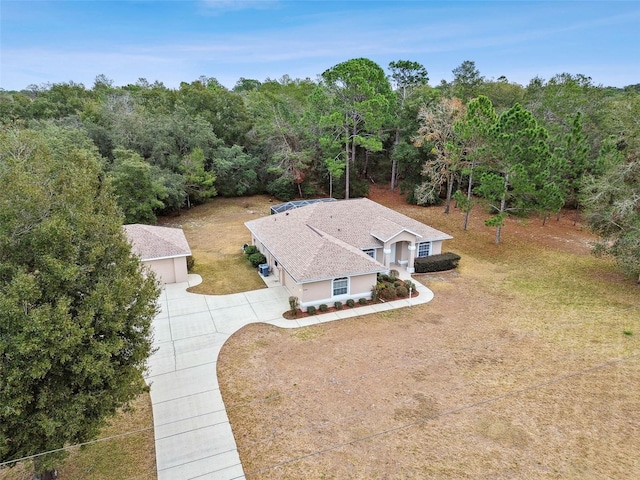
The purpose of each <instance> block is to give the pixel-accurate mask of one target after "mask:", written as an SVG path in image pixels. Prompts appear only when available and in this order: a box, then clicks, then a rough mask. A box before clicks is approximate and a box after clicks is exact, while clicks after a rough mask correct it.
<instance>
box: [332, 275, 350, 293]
mask: <svg viewBox="0 0 640 480" xmlns="http://www.w3.org/2000/svg"><path fill="white" fill-rule="evenodd" d="M344 280H346V282H347V291H346V292H344V293H338V294H336V282H338V281H344ZM349 280H350V279H349V277H340V278H334V279H333V280H332V281H331V296H332V297H344V296H345V295H349V287H350V286H351V285H350V284H351V282H350V281H349ZM340 288H344V287H340Z"/></svg>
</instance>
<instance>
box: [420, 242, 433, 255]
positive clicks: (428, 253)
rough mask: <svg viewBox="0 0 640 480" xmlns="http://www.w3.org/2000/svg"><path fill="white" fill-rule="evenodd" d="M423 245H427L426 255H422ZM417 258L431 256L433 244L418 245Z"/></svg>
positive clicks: (421, 243) (423, 243)
mask: <svg viewBox="0 0 640 480" xmlns="http://www.w3.org/2000/svg"><path fill="white" fill-rule="evenodd" d="M423 245H427V249H428V250H427V254H426V255H420V247H422V246H423ZM416 247H417V248H416V258H423V257H428V256H429V255H431V250H432V249H433V245H432V242H420V243H418V244H417V245H416Z"/></svg>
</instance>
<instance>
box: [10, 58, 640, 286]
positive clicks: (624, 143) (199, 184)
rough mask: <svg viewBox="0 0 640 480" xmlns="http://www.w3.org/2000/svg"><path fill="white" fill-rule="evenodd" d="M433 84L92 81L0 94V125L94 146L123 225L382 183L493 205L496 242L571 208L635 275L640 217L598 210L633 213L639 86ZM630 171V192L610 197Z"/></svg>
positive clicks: (573, 77) (426, 196)
mask: <svg viewBox="0 0 640 480" xmlns="http://www.w3.org/2000/svg"><path fill="white" fill-rule="evenodd" d="M428 82H429V77H428V66H424V65H421V64H419V63H417V62H413V61H410V60H398V61H394V62H391V63H390V64H389V65H388V66H386V68H383V67H382V66H379V65H377V64H376V63H375V62H372V61H371V60H369V59H366V58H357V59H351V60H347V61H345V62H342V63H340V64H338V65H335V66H334V67H331V68H330V69H328V70H326V71H325V72H321V73H320V74H319V75H318V78H317V80H315V81H314V80H311V79H309V78H306V79H292V78H290V77H289V76H288V75H283V76H282V77H281V78H280V79H278V80H275V79H269V78H268V79H265V80H263V81H260V80H257V79H247V78H240V79H239V80H238V81H237V83H236V85H235V86H234V87H233V88H231V89H229V88H226V87H224V86H223V85H221V84H220V83H219V82H218V81H217V80H216V79H215V78H214V77H207V76H202V77H200V78H198V79H196V80H193V81H190V82H187V81H185V82H183V83H181V84H180V86H179V88H177V89H172V88H167V87H165V86H164V84H163V83H162V82H161V81H155V82H150V81H148V80H147V79H144V78H141V79H139V80H138V81H137V82H136V83H135V84H129V85H123V86H115V85H114V84H113V82H112V81H111V80H110V79H108V78H107V77H106V76H105V75H98V76H97V77H96V80H95V82H94V84H93V85H92V86H91V87H86V86H84V85H82V84H79V83H74V82H72V81H71V82H68V83H55V84H47V85H39V86H38V85H31V86H29V87H27V88H26V89H24V90H21V91H10V92H9V91H4V90H0V121H1V122H2V123H3V124H4V125H5V126H9V125H12V126H17V127H19V128H23V129H27V130H34V131H40V130H43V129H47V128H51V127H52V126H55V127H56V128H60V129H65V130H68V131H70V132H76V133H75V134H73V135H71V134H69V135H66V136H65V138H66V139H69V140H68V141H74V142H80V143H82V142H85V143H86V142H87V141H89V142H91V143H92V145H93V147H94V148H95V149H97V152H98V153H99V155H100V157H101V159H102V168H103V170H104V172H105V176H106V177H107V178H109V179H110V181H111V182H112V184H113V186H114V191H115V193H116V195H117V199H118V203H119V205H120V208H121V210H122V211H123V213H124V215H125V222H128V223H131V222H148V223H153V222H155V220H156V218H157V216H158V215H162V214H167V213H170V212H175V211H179V210H180V209H182V208H189V207H191V206H192V205H195V204H198V203H201V202H204V201H206V200H207V199H209V198H211V197H213V196H215V195H223V196H240V195H251V194H255V193H268V194H270V195H273V196H274V197H276V198H278V199H280V200H291V199H293V198H296V197H302V198H308V197H320V196H333V197H336V198H349V197H359V196H365V195H367V192H368V189H369V186H370V185H371V184H373V183H376V184H388V185H389V186H390V188H391V189H392V190H395V189H400V191H401V192H402V193H404V194H406V198H407V201H409V202H411V203H416V204H420V205H432V204H440V203H443V204H444V205H445V208H446V209H447V211H449V208H450V206H451V202H452V200H455V201H456V205H457V206H458V207H459V208H462V209H463V210H464V211H465V212H466V213H467V214H468V212H469V211H470V210H471V209H472V208H475V206H476V205H478V206H481V207H482V208H486V209H487V210H488V211H489V212H490V213H491V214H492V216H491V218H490V220H489V221H488V225H490V226H493V227H495V228H496V241H497V242H499V241H500V238H501V227H502V226H503V221H504V218H505V217H506V216H508V215H517V216H527V215H533V214H536V215H539V216H541V217H542V218H543V220H544V221H546V219H547V218H551V217H552V216H553V215H556V214H558V212H559V211H560V210H561V209H562V208H570V209H574V210H575V212H576V214H579V213H584V214H585V215H584V218H585V219H586V220H587V221H589V222H592V223H591V226H592V227H593V228H594V229H595V230H596V231H597V232H598V233H600V234H602V235H604V236H605V237H606V239H607V241H605V242H604V244H603V245H604V246H607V245H608V246H610V245H611V242H612V241H615V240H614V239H619V240H620V242H618V243H617V244H616V245H617V246H616V248H600V251H606V252H607V253H611V254H614V255H615V256H616V258H619V259H621V258H623V257H624V258H625V259H626V260H622V262H623V264H624V267H625V269H626V271H628V272H629V273H630V274H632V275H640V272H639V271H638V270H639V267H637V266H634V264H633V262H631V263H630V262H629V258H633V255H636V256H637V255H638V252H637V250H631V251H630V250H629V249H633V248H636V249H637V245H638V243H639V242H638V241H637V238H638V235H640V234H639V233H638V228H640V227H638V220H637V218H635V217H633V216H631V217H629V216H628V215H627V216H625V221H624V222H621V223H617V222H615V221H613V222H612V224H611V225H608V226H604V225H603V221H602V218H603V215H604V217H606V216H607V215H608V214H605V212H622V211H624V212H637V211H638V208H637V205H638V203H637V199H635V197H633V193H629V192H637V191H639V190H640V188H638V179H637V176H635V177H634V176H633V175H631V174H630V173H629V172H633V171H635V170H634V169H633V168H627V169H625V168H626V167H625V165H627V164H628V163H633V162H637V161H638V158H639V154H638V152H639V151H640V141H639V140H638V139H639V138H640V123H639V121H638V119H639V118H640V88H638V85H629V86H627V87H625V88H612V87H606V86H602V85H595V84H593V83H592V80H591V78H590V77H589V76H587V75H585V74H581V73H578V74H571V73H566V72H560V73H558V74H557V75H555V76H553V77H552V78H549V79H543V78H539V77H535V78H533V79H531V80H530V81H529V83H528V84H527V85H520V84H517V83H513V82H510V81H509V80H508V79H507V78H505V77H500V78H498V79H487V78H485V77H484V76H483V75H482V74H481V72H480V71H479V70H478V68H477V67H476V65H475V63H474V62H473V61H471V60H466V61H464V62H462V64H461V65H460V66H458V67H456V68H455V69H454V70H453V71H452V80H451V81H450V82H447V81H442V82H441V83H440V84H438V85H436V86H431V85H429V83H428ZM621 175H622V176H623V177H624V185H626V188H620V189H618V190H617V191H616V192H615V194H614V193H612V192H609V193H607V192H606V191H604V189H605V186H606V184H607V180H606V179H611V178H621V177H620V176H621ZM629 195H631V196H632V197H631V198H629ZM593 198H597V199H598V201H592V199H593ZM607 202H608V203H607ZM623 207H624V208H623ZM634 208H635V210H634ZM611 214H613V213H611ZM625 214H626V213H625ZM465 228H466V223H465ZM616 228H619V229H620V231H615V229H616ZM612 229H613V230H612ZM612 235H613V236H612ZM634 239H635V240H634ZM623 240H624V241H623ZM621 250H624V251H625V252H626V253H625V254H624V255H622V254H621V253H619V252H620V251H621Z"/></svg>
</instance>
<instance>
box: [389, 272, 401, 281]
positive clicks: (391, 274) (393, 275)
mask: <svg viewBox="0 0 640 480" xmlns="http://www.w3.org/2000/svg"><path fill="white" fill-rule="evenodd" d="M399 276H400V272H399V271H398V270H390V271H389V280H390V281H395V279H396V278H398V277H399ZM392 278H393V280H391V279H392Z"/></svg>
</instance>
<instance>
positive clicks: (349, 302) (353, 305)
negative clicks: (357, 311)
mask: <svg viewBox="0 0 640 480" xmlns="http://www.w3.org/2000/svg"><path fill="white" fill-rule="evenodd" d="M355 306H356V302H355V300H354V299H353V298H350V299H349V300H347V307H351V308H353V307H355Z"/></svg>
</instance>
